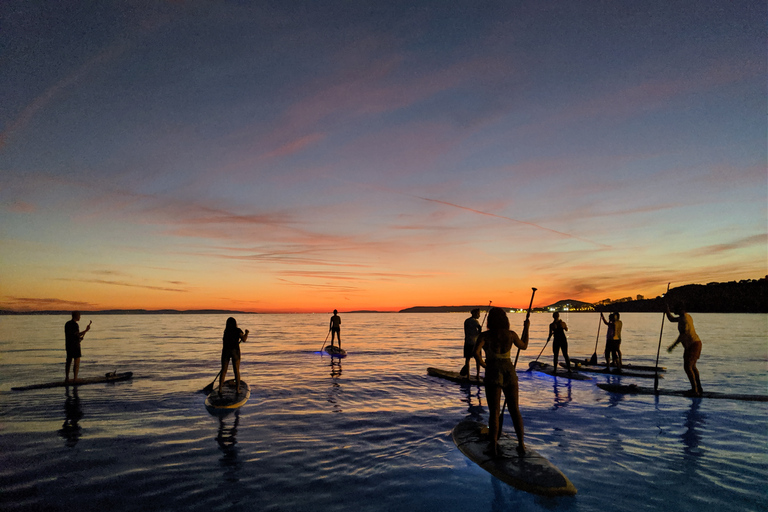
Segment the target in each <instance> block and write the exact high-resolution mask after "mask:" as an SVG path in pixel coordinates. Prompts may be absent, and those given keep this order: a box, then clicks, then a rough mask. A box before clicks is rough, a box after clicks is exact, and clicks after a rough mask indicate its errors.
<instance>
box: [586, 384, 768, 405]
mask: <svg viewBox="0 0 768 512" xmlns="http://www.w3.org/2000/svg"><path fill="white" fill-rule="evenodd" d="M597 386H598V387H599V388H600V389H604V390H605V391H608V392H610V393H618V394H624V395H667V396H685V397H688V398H722V399H725V400H745V401H748V402H768V395H742V394H737V393H718V392H715V391H705V392H704V393H703V394H702V395H701V396H692V395H688V391H687V390H686V391H674V390H668V389H659V390H658V392H657V391H654V389H653V388H645V387H641V386H635V385H634V384H630V385H628V386H622V385H618V384H603V383H598V385H597Z"/></svg>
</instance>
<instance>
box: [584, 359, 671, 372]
mask: <svg viewBox="0 0 768 512" xmlns="http://www.w3.org/2000/svg"><path fill="white" fill-rule="evenodd" d="M589 361H590V360H589V359H573V358H571V364H575V365H578V366H583V367H584V371H586V368H587V367H589V368H602V369H605V363H597V364H590V362H589ZM621 367H622V369H626V370H631V371H638V372H655V371H656V370H657V369H658V370H659V372H663V371H665V370H666V369H667V368H666V366H646V365H642V364H622V365H621Z"/></svg>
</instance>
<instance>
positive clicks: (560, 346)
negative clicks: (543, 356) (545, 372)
mask: <svg viewBox="0 0 768 512" xmlns="http://www.w3.org/2000/svg"><path fill="white" fill-rule="evenodd" d="M552 318H553V320H554V321H553V322H552V323H551V324H549V336H548V337H547V341H549V339H550V338H551V337H552V336H554V337H555V339H554V340H552V352H553V353H554V355H555V360H554V370H553V371H554V372H557V355H558V353H559V352H561V351H562V353H563V358H564V359H565V367H566V368H567V369H568V373H571V358H570V357H568V339H567V338H566V337H565V331H567V330H568V326H567V325H566V324H565V322H563V321H562V320H560V313H558V312H557V311H555V312H554V313H552Z"/></svg>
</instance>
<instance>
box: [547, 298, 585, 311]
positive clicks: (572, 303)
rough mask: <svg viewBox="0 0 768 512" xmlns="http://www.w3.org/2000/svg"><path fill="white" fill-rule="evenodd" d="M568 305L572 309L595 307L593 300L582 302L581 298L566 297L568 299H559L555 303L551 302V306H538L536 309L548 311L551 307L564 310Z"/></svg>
mask: <svg viewBox="0 0 768 512" xmlns="http://www.w3.org/2000/svg"><path fill="white" fill-rule="evenodd" d="M566 307H567V308H568V309H569V310H570V311H579V310H592V309H593V305H592V303H591V302H582V301H580V300H573V299H566V300H559V301H557V302H555V303H554V304H550V305H549V306H544V307H543V308H536V311H548V310H549V309H556V310H558V311H563V310H564V309H565V308H566Z"/></svg>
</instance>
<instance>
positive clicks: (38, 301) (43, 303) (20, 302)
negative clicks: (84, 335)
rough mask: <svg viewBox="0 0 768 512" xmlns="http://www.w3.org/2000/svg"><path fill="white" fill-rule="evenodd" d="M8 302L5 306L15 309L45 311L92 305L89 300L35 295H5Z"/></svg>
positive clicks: (84, 307) (81, 307)
mask: <svg viewBox="0 0 768 512" xmlns="http://www.w3.org/2000/svg"><path fill="white" fill-rule="evenodd" d="M7 299H8V302H7V303H6V305H5V307H8V308H10V309H13V310H17V311H46V310H52V309H53V310H55V309H67V310H71V309H87V308H91V307H94V305H93V304H91V303H89V302H81V301H74V300H63V299H54V298H36V297H12V296H9V297H7Z"/></svg>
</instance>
